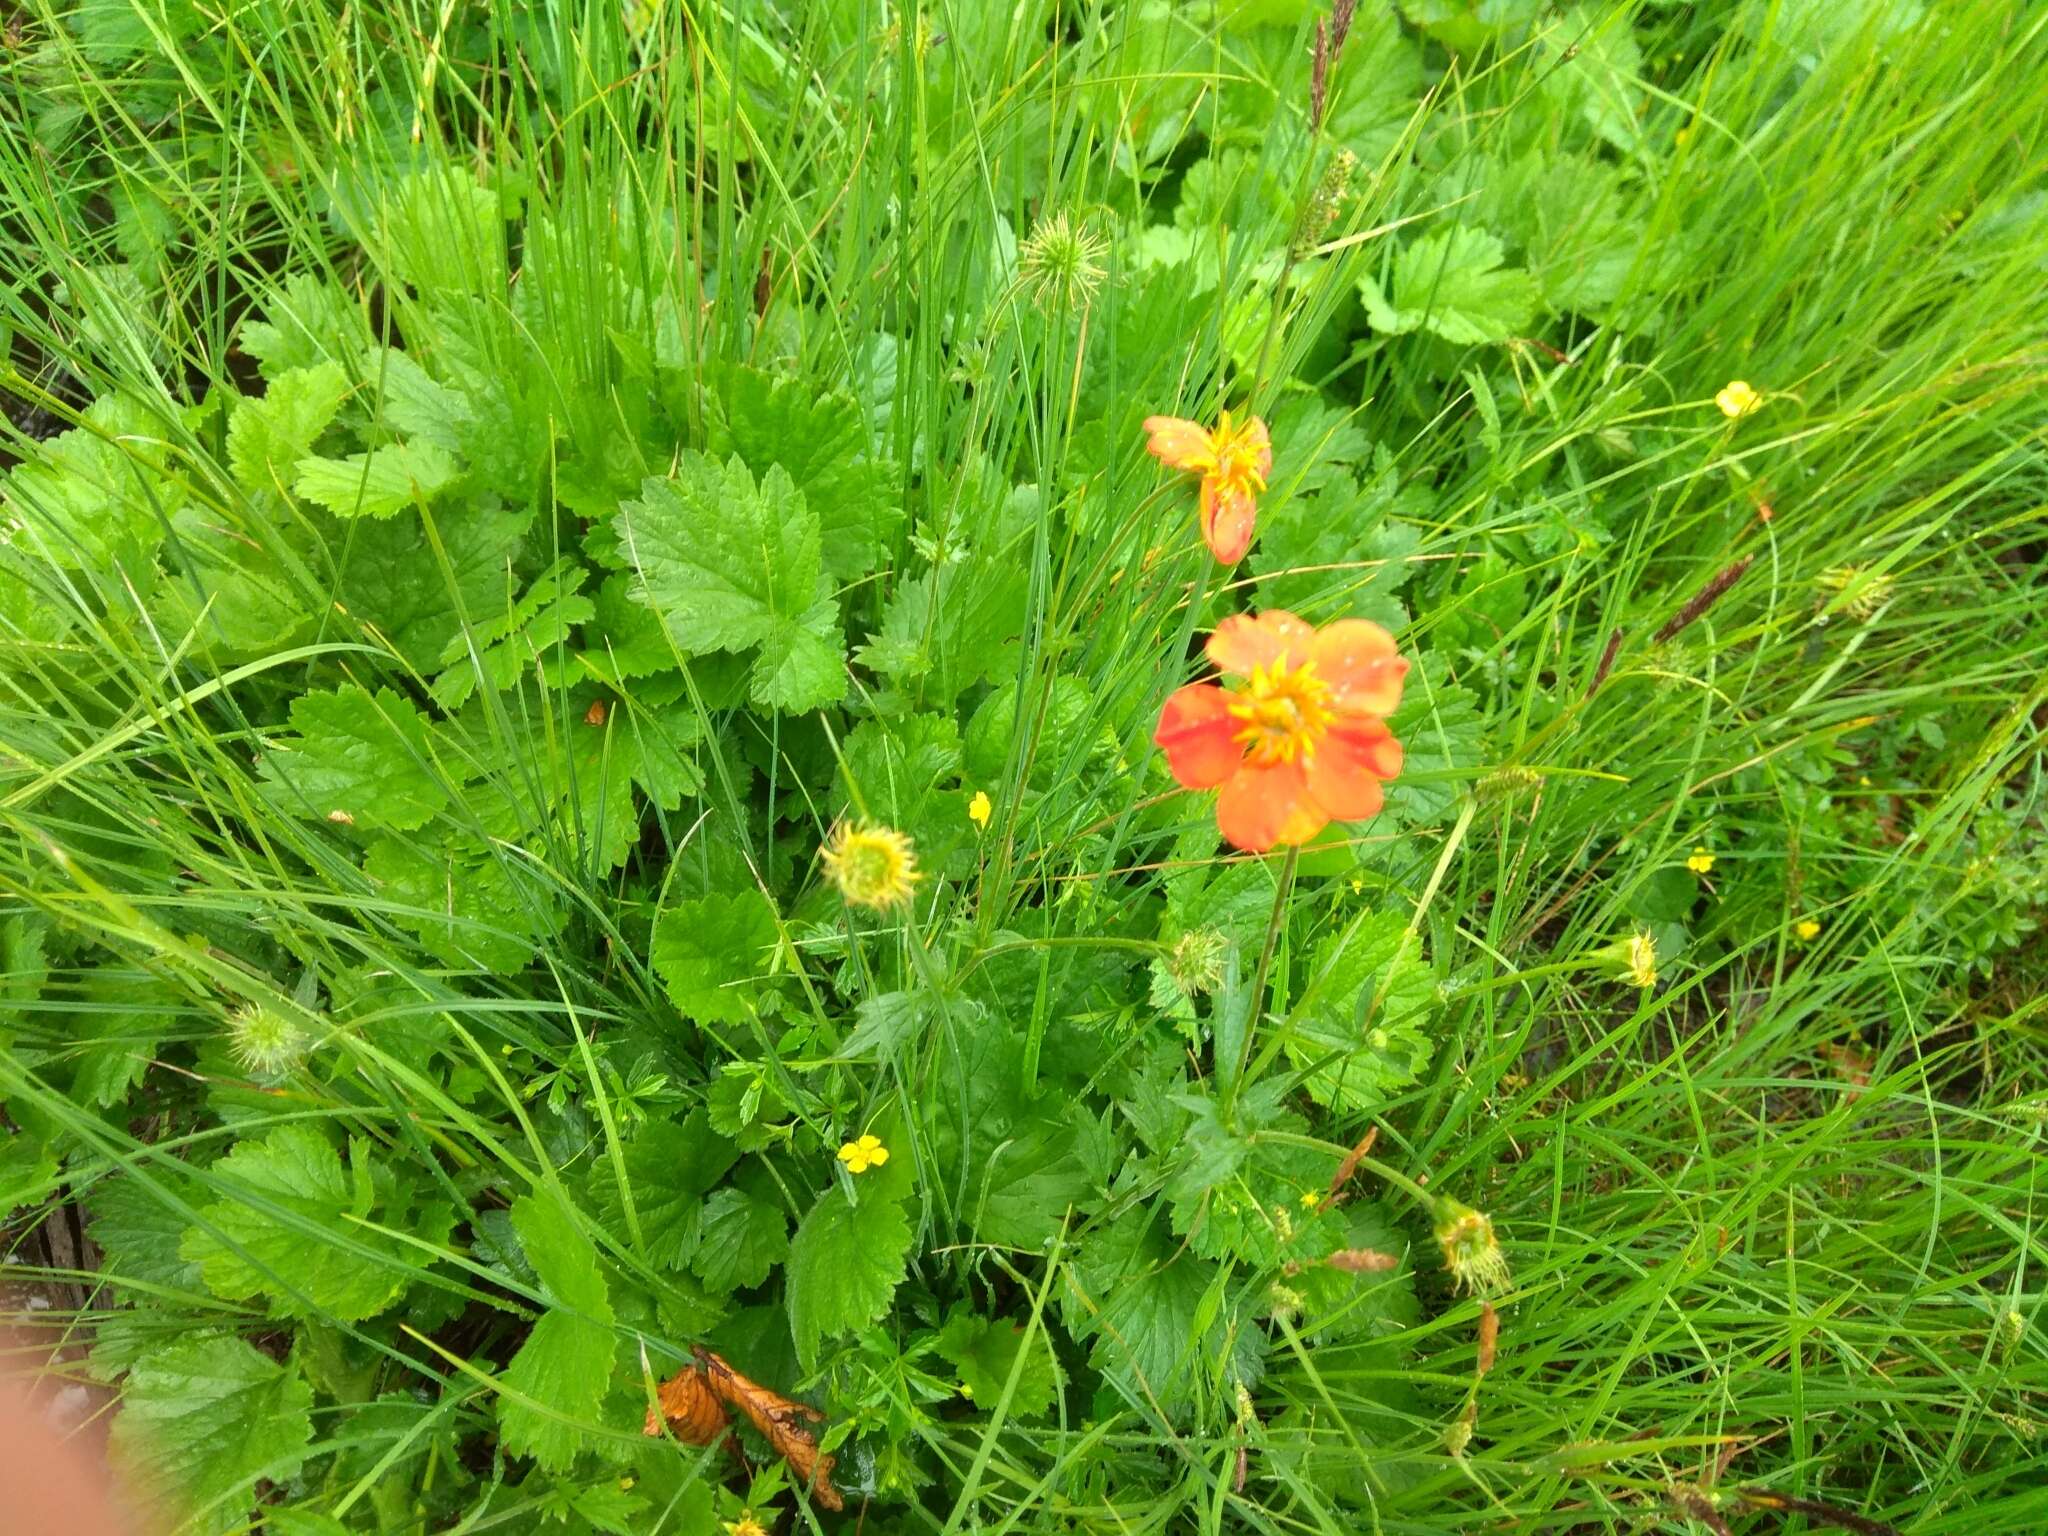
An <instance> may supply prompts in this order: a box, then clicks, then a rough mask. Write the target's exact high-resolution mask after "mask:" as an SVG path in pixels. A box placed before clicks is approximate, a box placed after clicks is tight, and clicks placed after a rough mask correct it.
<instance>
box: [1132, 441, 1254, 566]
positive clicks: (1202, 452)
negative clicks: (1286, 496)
mask: <svg viewBox="0 0 2048 1536" xmlns="http://www.w3.org/2000/svg"><path fill="white" fill-rule="evenodd" d="M1145 431H1146V432H1147V433H1148V434H1149V437H1148V440H1147V441H1146V443H1145V451H1146V452H1147V453H1149V454H1151V455H1152V457H1153V458H1155V459H1157V460H1158V461H1159V462H1160V463H1162V464H1164V465H1166V466H1167V467H1168V468H1169V469H1189V470H1194V471H1195V472H1197V473H1198V474H1200V475H1201V477H1202V539H1203V541H1204V542H1205V543H1206V544H1208V546H1209V553H1210V554H1212V555H1214V556H1215V557H1216V558H1217V559H1218V560H1220V561H1222V562H1223V563H1224V564H1225V565H1235V564H1237V562H1238V561H1240V560H1242V559H1243V558H1244V552H1245V551H1246V550H1247V549H1250V548H1251V546H1252V522H1253V520H1254V519H1255V518H1256V517H1257V515H1258V510H1259V505H1258V498H1259V496H1260V494H1261V493H1263V492H1264V491H1265V489H1266V476H1268V475H1270V474H1271V473H1273V440H1272V439H1271V438H1270V437H1268V436H1267V435H1266V424H1265V423H1264V422H1263V421H1261V420H1259V418H1258V417H1256V416H1254V417H1252V418H1250V419H1249V420H1248V421H1246V422H1245V423H1244V425H1243V426H1237V425H1235V424H1234V423H1232V421H1231V419H1230V412H1228V411H1225V412H1224V413H1223V414H1222V415H1221V416H1220V417H1218V418H1217V421H1216V430H1215V431H1214V432H1211V431H1210V430H1209V429H1208V428H1206V427H1204V426H1203V425H1202V424H1201V423H1200V422H1195V421H1187V420H1184V419H1183V418H1181V417H1179V416H1147V417H1146V418H1145Z"/></svg>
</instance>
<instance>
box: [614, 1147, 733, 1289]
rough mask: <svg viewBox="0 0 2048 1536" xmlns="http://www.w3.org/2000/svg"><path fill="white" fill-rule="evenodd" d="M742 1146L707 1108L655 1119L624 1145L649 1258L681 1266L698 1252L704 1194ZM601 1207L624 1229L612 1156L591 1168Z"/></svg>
mask: <svg viewBox="0 0 2048 1536" xmlns="http://www.w3.org/2000/svg"><path fill="white" fill-rule="evenodd" d="M738 1156H739V1149H738V1148H737V1147H735V1146H734V1145H733V1144H732V1139H731V1138H730V1137H727V1136H722V1135H720V1134H719V1133H718V1132H717V1131H715V1130H713V1129H712V1128H711V1121H710V1119H709V1117H708V1116H707V1115H706V1114H705V1113H704V1111H703V1110H701V1109H698V1110H692V1111H691V1112H690V1114H689V1116H688V1117H687V1118H686V1119H685V1120H684V1121H683V1122H682V1123H681V1124H676V1123H674V1122H672V1121H653V1122H650V1123H649V1124H647V1125H643V1126H642V1127H641V1128H640V1131H639V1134H637V1135H636V1136H634V1138H633V1140H632V1141H631V1142H629V1143H628V1144H627V1146H626V1149H625V1162H626V1182H627V1184H628V1185H629V1186H630V1187H631V1189H632V1191H633V1208H634V1213H635V1215H636V1216H637V1217H638V1218H639V1222H640V1236H641V1239H642V1240H643V1241H644V1243H645V1244H646V1250H645V1251H646V1255H647V1261H648V1262H649V1263H650V1264H657V1265H660V1266H661V1267H662V1268H664V1269H681V1268H682V1267H683V1265H684V1264H685V1263H687V1262H688V1261H689V1259H690V1256H691V1255H692V1254H693V1253H695V1252H696V1251H697V1242H698V1237H699V1231H700V1225H699V1223H700V1217H701V1215H702V1207H703V1204H704V1195H705V1193H706V1191H708V1190H709V1189H710V1188H711V1187H712V1186H713V1185H714V1184H716V1183H717V1182H718V1181H719V1179H720V1178H722V1177H723V1176H724V1174H725V1171H726V1170H727V1169H728V1168H730V1167H732V1165H733V1163H734V1161H735V1160H736V1159H737V1158H738ZM591 1179H592V1187H593V1192H594V1193H595V1195H596V1197H597V1206H598V1210H599V1212H600V1213H601V1214H602V1215H603V1216H604V1218H605V1221H606V1223H607V1224H608V1225H611V1226H612V1227H613V1228H614V1230H616V1231H620V1232H623V1231H624V1230H625V1208H624V1205H623V1202H621V1200H620V1199H619V1189H618V1182H617V1179H616V1177H615V1175H614V1174H613V1172H612V1167H611V1164H610V1162H609V1161H600V1162H599V1163H598V1164H597V1165H596V1166H595V1167H594V1168H593V1169H592V1172H591Z"/></svg>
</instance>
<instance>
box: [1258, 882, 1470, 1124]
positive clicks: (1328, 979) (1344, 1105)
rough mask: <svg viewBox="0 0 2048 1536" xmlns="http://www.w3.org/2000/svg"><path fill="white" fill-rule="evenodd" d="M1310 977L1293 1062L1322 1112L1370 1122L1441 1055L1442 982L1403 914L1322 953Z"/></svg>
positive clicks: (1329, 944) (1338, 938)
mask: <svg viewBox="0 0 2048 1536" xmlns="http://www.w3.org/2000/svg"><path fill="white" fill-rule="evenodd" d="M1309 977H1310V981H1309V985H1308V990H1307V991H1306V992H1305V993H1304V994H1303V996H1302V999H1301V1001H1300V1003H1299V1004H1298V1005H1297V1008H1296V1011H1295V1016H1294V1018H1293V1019H1292V1020H1291V1021H1290V1023H1289V1025H1288V1030H1287V1057H1288V1060H1290V1061H1292V1062H1293V1063H1294V1065H1295V1066H1296V1067H1297V1068H1299V1069H1301V1070H1302V1071H1304V1072H1306V1073H1307V1077H1306V1079H1305V1080H1304V1086H1305V1087H1306V1088H1307V1089H1308V1092H1309V1095H1310V1097H1312V1098H1313V1099H1314V1100H1315V1101H1316V1102H1317V1103H1318V1104H1327V1105H1329V1106H1331V1107H1332V1108H1334V1109H1338V1110H1342V1111H1345V1112H1349V1113H1358V1114H1370V1113H1371V1112H1373V1111H1374V1110H1377V1109H1380V1108H1381V1107H1383V1106H1384V1104H1385V1103H1386V1100H1387V1098H1388V1097H1389V1096H1390V1095H1391V1094H1393V1093H1394V1092H1396V1091H1398V1090H1399V1089H1402V1088H1405V1087H1407V1086H1408V1084H1410V1083H1412V1082H1414V1081H1415V1080H1416V1078H1417V1077H1418V1076H1419V1075H1420V1074H1421V1072H1422V1069H1423V1068H1424V1067H1426V1066H1427V1065H1429V1058H1430V1054H1431V1052H1432V1051H1433V1050H1434V1049H1435V1042H1434V1040H1433V1039H1432V1038H1431V1037H1430V1034H1429V1032H1428V1025H1429V1022H1430V1019H1431V1017H1432V1015H1433V1011H1434V1008H1435V1003H1436V979H1435V977H1433V976H1432V975H1431V974H1430V971H1429V967H1428V966H1427V965H1426V964H1425V963H1424V962H1423V959H1422V944H1421V941H1420V940H1419V939H1418V938H1417V937H1416V936H1415V934H1414V933H1413V932H1412V931H1411V930H1410V929H1409V927H1408V923H1407V919H1406V918H1404V917H1403V916H1402V915H1401V914H1400V913H1398V912H1379V913H1374V914H1372V915H1370V916H1368V917H1366V918H1364V919H1363V920H1362V921H1360V922H1357V923H1354V924H1352V925H1351V926H1350V927H1349V928H1347V929H1346V930H1345V931H1343V932H1340V933H1335V934H1332V935H1331V936H1330V937H1328V938H1327V939H1325V940H1324V941H1323V942H1322V943H1321V944H1320V945H1318V946H1317V948H1316V950H1315V953H1314V957H1313V959H1312V960H1311V961H1310V964H1309Z"/></svg>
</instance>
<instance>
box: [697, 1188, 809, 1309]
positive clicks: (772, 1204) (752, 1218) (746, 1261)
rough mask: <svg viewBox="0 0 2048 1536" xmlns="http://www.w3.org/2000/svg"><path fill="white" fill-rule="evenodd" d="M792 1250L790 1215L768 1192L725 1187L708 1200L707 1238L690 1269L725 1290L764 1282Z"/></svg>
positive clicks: (717, 1289) (712, 1286)
mask: <svg viewBox="0 0 2048 1536" xmlns="http://www.w3.org/2000/svg"><path fill="white" fill-rule="evenodd" d="M788 1253H789V1218H788V1217H787V1216H785V1215H784V1214H783V1211H782V1206H781V1205H780V1204H779V1203H778V1202H777V1201H776V1200H775V1199H774V1198H773V1197H772V1196H771V1195H768V1194H763V1193H760V1192H757V1191H754V1190H749V1189H721V1190H719V1191H717V1192H716V1193H715V1194H713V1195H712V1196H711V1197H710V1198H709V1199H707V1200H706V1201H705V1202H704V1226H703V1239H702V1241H701V1242H699V1243H698V1245H697V1251H696V1253H695V1254H694V1255H693V1256H692V1258H691V1259H690V1270H691V1272H692V1273H693V1274H695V1275H696V1277H697V1278H698V1279H699V1280H702V1281H703V1282H704V1284H705V1285H706V1286H707V1287H708V1288H709V1289H710V1290H712V1291H714V1292H716V1293H718V1294H719V1295H724V1294H725V1293H726V1292H728V1291H734V1290H738V1289H740V1288H741V1287H742V1286H749V1285H759V1284H760V1283H761V1282H762V1281H763V1280H765V1279H767V1278H768V1271H769V1270H771V1269H773V1268H774V1267H775V1266H776V1265H777V1264H780V1263H781V1262H782V1261H783V1259H784V1258H785V1257H787V1256H788Z"/></svg>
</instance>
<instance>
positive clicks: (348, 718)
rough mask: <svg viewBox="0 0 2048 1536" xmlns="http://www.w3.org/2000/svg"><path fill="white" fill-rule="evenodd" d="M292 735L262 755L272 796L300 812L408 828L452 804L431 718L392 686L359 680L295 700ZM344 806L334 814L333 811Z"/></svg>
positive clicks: (422, 823) (400, 829)
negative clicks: (430, 737)
mask: <svg viewBox="0 0 2048 1536" xmlns="http://www.w3.org/2000/svg"><path fill="white" fill-rule="evenodd" d="M291 723H292V730H293V732H294V733H295V734H294V738H293V739H292V740H291V741H290V742H289V743H287V744H283V745H280V746H279V747H277V748H276V749H274V750H273V751H270V752H267V753H265V754H264V756H263V760H262V763H261V768H260V771H261V773H262V775H263V778H264V780H265V781H266V782H267V783H269V784H270V785H272V786H274V788H273V791H272V798H273V799H274V800H275V802H276V803H277V804H279V805H281V806H284V807H286V808H288V809H290V810H292V811H293V812H295V813H297V814H298V815H302V816H310V817H314V818H318V819H323V820H344V819H345V820H346V821H348V822H350V823H352V824H353V825H356V826H359V827H366V828H370V827H388V828H390V829H391V830H393V831H398V832H404V831H410V830H412V829H414V828H417V827H423V826H425V825H426V824H427V823H428V822H429V821H432V820H433V819H434V817H435V816H436V815H437V814H438V813H439V812H440V811H442V810H443V809H445V808H446V807H447V804H448V796H447V793H446V791H444V790H443V789H442V788H441V785H440V783H439V781H438V780H437V778H436V776H435V774H434V771H433V769H432V767H431V766H430V760H429V757H428V751H427V722H426V719H425V717H424V716H422V715H421V714H420V712H419V711H418V710H417V709H415V708H413V706H412V705H411V704H410V703H409V702H408V701H407V700H405V699H403V698H401V697H400V696H399V695H398V694H396V693H394V692H392V691H391V690H390V689H389V688H379V689H378V690H377V691H376V693H374V694H372V693H371V692H370V691H369V690H368V689H366V688H364V687H362V686H361V685H360V684H358V683H343V684H342V685H341V686H340V687H339V688H337V689H335V690H334V691H333V692H332V693H307V694H301V695H300V696H299V697H298V698H296V699H294V700H292V707H291ZM336 812H339V813H340V815H339V816H337V815H336V814H335V813H336Z"/></svg>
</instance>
